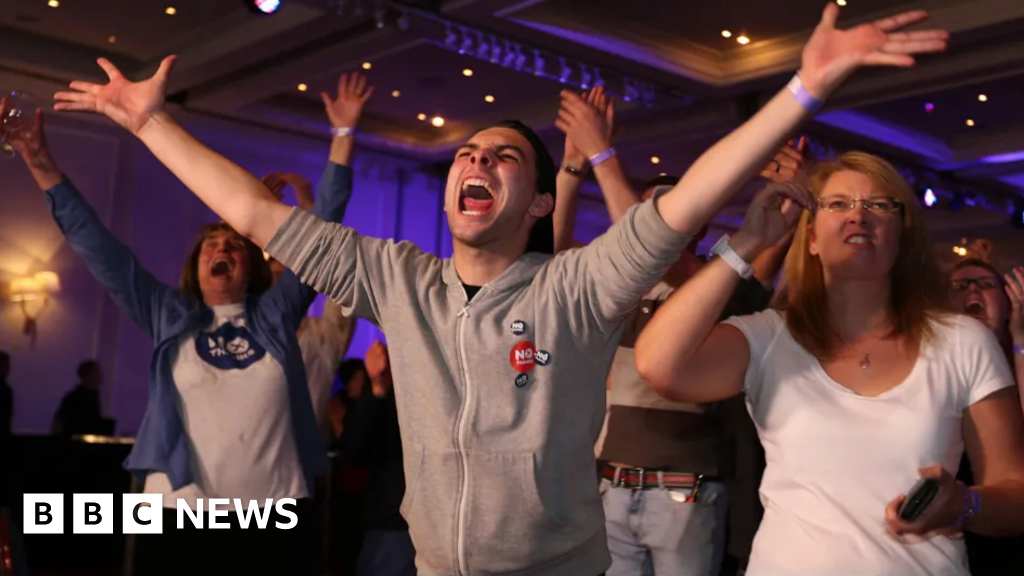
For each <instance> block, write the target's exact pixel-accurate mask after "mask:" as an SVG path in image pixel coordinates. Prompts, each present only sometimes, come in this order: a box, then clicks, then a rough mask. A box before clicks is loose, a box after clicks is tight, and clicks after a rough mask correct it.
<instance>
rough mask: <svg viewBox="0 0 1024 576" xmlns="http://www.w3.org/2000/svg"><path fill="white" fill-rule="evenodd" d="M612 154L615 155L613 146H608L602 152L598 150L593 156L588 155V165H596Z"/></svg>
mask: <svg viewBox="0 0 1024 576" xmlns="http://www.w3.org/2000/svg"><path fill="white" fill-rule="evenodd" d="M612 156H615V148H614V147H609V148H608V149H607V150H605V151H604V152H598V153H597V154H594V155H593V156H591V157H590V165H591V166H597V165H598V164H601V163H602V162H605V161H607V160H608V159H609V158H611V157H612Z"/></svg>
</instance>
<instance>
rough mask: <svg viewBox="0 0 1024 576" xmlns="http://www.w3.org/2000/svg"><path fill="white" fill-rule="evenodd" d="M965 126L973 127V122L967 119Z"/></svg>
mask: <svg viewBox="0 0 1024 576" xmlns="http://www.w3.org/2000/svg"><path fill="white" fill-rule="evenodd" d="M967 125H968V126H974V120H971V119H970V118H968V119H967Z"/></svg>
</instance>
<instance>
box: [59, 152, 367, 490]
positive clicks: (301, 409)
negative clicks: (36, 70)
mask: <svg viewBox="0 0 1024 576" xmlns="http://www.w3.org/2000/svg"><path fill="white" fill-rule="evenodd" d="M351 193H352V171H351V170H350V169H349V168H348V167H347V166H341V165H338V164H334V163H328V165H327V168H325V169H324V173H323V177H322V178H321V179H320V184H319V186H318V194H317V198H316V203H315V205H314V206H313V210H312V213H313V214H315V215H317V216H319V217H320V218H322V219H324V220H327V221H328V222H340V221H341V219H342V218H343V216H344V214H345V208H346V206H347V205H348V200H349V196H350V195H351ZM46 198H47V201H48V202H49V204H50V209H51V211H52V212H53V218H54V220H55V221H56V222H57V226H58V227H60V230H61V232H63V233H64V236H65V237H66V238H67V241H68V244H69V245H70V246H71V249H72V250H74V251H75V252H77V253H78V254H81V255H82V257H83V259H84V260H85V263H86V265H87V266H88V267H89V270H90V271H91V272H92V274H93V276H95V277H96V279H97V280H98V281H99V283H100V284H102V285H103V287H104V288H106V290H107V293H108V294H110V297H111V298H112V299H113V300H114V302H115V303H116V304H117V305H118V307H119V308H120V309H121V310H122V311H123V312H124V313H125V314H127V315H128V316H129V317H130V318H131V319H132V320H133V321H134V322H135V323H136V324H137V325H138V326H139V327H141V328H142V329H143V330H145V331H146V333H148V334H149V336H150V338H152V339H153V342H154V344H155V350H154V352H153V357H152V359H151V361H150V364H149V403H148V404H147V406H146V413H145V415H144V416H143V419H142V426H141V428H140V429H139V433H138V435H137V436H136V440H135V446H134V447H133V448H132V452H131V454H130V455H129V456H128V459H127V460H126V461H125V463H124V466H125V468H126V469H128V470H129V471H131V472H133V473H135V474H136V475H137V476H138V477H139V478H140V480H142V479H144V478H145V475H146V473H148V472H151V471H154V472H163V473H164V474H167V476H168V478H169V479H170V481H171V487H172V488H173V489H174V490H178V489H180V488H182V487H184V486H186V485H188V484H191V483H192V474H191V472H190V471H189V465H188V463H189V448H188V439H187V438H186V435H185V429H184V427H183V425H182V421H181V416H180V414H179V413H178V409H177V403H176V399H177V390H176V388H175V385H174V379H173V376H172V370H173V360H174V358H175V354H176V352H177V349H178V342H179V338H180V337H181V336H182V335H183V334H185V333H188V332H194V331H196V330H199V329H201V328H203V327H205V326H208V325H209V324H210V323H211V322H213V311H212V310H211V309H210V308H208V307H207V306H205V305H204V304H203V303H202V302H200V301H199V300H197V299H195V298H194V297H192V296H187V295H184V294H182V293H181V292H180V291H179V290H178V289H176V288H173V287H171V286H168V285H166V284H164V283H163V282H160V281H159V280H157V279H156V278H154V277H153V275H151V274H150V273H149V272H147V271H146V270H145V269H144V268H143V267H142V265H141V264H140V263H139V261H138V259H137V258H136V257H135V254H133V253H132V251H131V250H130V249H129V248H128V247H127V246H125V245H124V244H123V243H121V242H120V241H119V240H118V239H117V238H115V237H114V235H113V234H111V232H110V231H109V230H108V229H107V228H106V227H105V226H104V225H103V222H101V221H100V219H99V217H98V216H97V215H96V212H95V211H94V210H93V209H92V207H91V206H90V205H89V204H88V203H87V202H86V201H85V199H84V198H83V197H82V195H81V194H80V193H79V192H78V190H76V189H75V187H74V185H73V184H71V182H70V181H68V179H67V178H66V177H65V179H64V181H63V182H61V183H60V184H58V185H57V186H54V187H53V188H51V189H49V190H47V191H46ZM315 297H316V292H315V291H314V290H313V289H312V288H309V287H308V286H305V285H303V284H302V283H301V282H300V281H299V279H298V278H297V277H296V276H295V275H294V274H293V273H292V272H291V271H290V270H286V271H285V273H284V274H282V275H281V277H280V278H279V279H278V281H277V282H276V283H275V284H274V285H273V287H271V288H270V289H269V290H268V291H267V292H266V293H264V294H263V295H262V296H253V295H250V296H247V297H246V300H245V318H246V324H247V326H248V328H249V330H250V332H251V334H252V336H253V338H254V339H255V340H256V341H257V342H259V344H260V345H261V346H263V347H264V348H265V349H266V350H267V352H268V353H269V354H270V355H271V357H273V358H274V359H275V360H277V361H278V362H279V363H280V364H281V366H282V367H283V368H284V373H285V377H286V378H287V380H288V399H289V403H290V407H291V422H292V428H293V432H294V436H295V444H296V449H297V450H298V455H299V462H300V463H301V464H302V469H303V473H304V475H305V478H306V483H307V486H308V487H309V493H310V494H313V493H314V486H315V477H316V475H317V473H319V472H320V471H322V470H324V469H325V468H326V466H327V457H326V454H325V451H324V445H323V440H322V439H321V437H320V434H319V432H318V430H317V426H316V420H315V417H314V414H313V406H312V401H311V400H310V396H309V388H308V386H307V384H306V369H305V366H304V365H303V362H302V352H301V350H300V349H299V342H298V340H297V339H296V336H295V334H296V331H297V330H298V328H299V324H300V323H301V322H302V318H303V317H304V316H305V315H306V311H307V309H308V308H309V305H310V304H312V302H313V299H314V298H315Z"/></svg>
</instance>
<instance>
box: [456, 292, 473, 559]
mask: <svg viewBox="0 0 1024 576" xmlns="http://www.w3.org/2000/svg"><path fill="white" fill-rule="evenodd" d="M462 293H463V294H464V295H466V288H465V286H463V287H462ZM466 318H469V296H468V295H466V304H465V306H463V307H462V310H460V311H459V315H458V329H457V330H458V346H459V358H460V360H461V362H462V380H463V382H464V383H465V385H466V396H465V399H464V400H463V402H462V409H461V410H460V414H459V429H458V432H457V435H456V438H455V442H456V444H455V451H456V453H457V454H458V455H459V459H460V461H461V462H462V478H461V485H462V486H461V490H460V492H459V501H458V506H457V510H458V512H457V514H458V517H457V518H456V520H455V521H456V533H455V550H456V566H455V573H456V576H461V575H462V574H469V566H468V562H467V560H466V508H467V507H468V502H469V494H468V493H469V459H468V457H467V456H466V450H465V448H466V422H467V420H468V419H467V418H466V413H467V412H468V411H469V406H470V403H471V402H472V400H473V386H472V385H471V384H470V381H469V369H468V365H467V363H466V350H465V348H464V347H463V343H464V342H465V338H464V337H463V327H464V326H465V325H466Z"/></svg>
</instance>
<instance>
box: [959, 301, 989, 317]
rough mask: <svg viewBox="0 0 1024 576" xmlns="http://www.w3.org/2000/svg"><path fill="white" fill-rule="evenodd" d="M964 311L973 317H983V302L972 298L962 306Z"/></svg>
mask: <svg viewBox="0 0 1024 576" xmlns="http://www.w3.org/2000/svg"><path fill="white" fill-rule="evenodd" d="M964 312H965V313H966V314H967V315H968V316H973V317H975V318H984V317H985V304H984V302H981V301H980V300H972V301H970V302H968V303H967V306H965V307H964Z"/></svg>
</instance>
